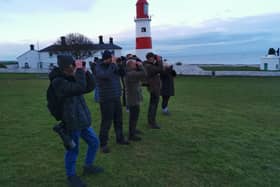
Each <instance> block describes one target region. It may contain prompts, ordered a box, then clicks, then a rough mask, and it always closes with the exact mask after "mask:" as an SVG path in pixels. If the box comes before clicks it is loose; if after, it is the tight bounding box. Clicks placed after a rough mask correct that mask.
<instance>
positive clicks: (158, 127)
mask: <svg viewBox="0 0 280 187" xmlns="http://www.w3.org/2000/svg"><path fill="white" fill-rule="evenodd" d="M150 128H151V129H160V126H159V125H158V124H153V125H151V124H150Z"/></svg>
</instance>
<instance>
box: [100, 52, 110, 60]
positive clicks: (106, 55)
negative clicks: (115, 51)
mask: <svg viewBox="0 0 280 187" xmlns="http://www.w3.org/2000/svg"><path fill="white" fill-rule="evenodd" d="M108 58H112V53H111V52H110V51H108V50H105V51H104V52H103V54H102V60H106V59H108Z"/></svg>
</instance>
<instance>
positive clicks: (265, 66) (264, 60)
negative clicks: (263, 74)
mask: <svg viewBox="0 0 280 187" xmlns="http://www.w3.org/2000/svg"><path fill="white" fill-rule="evenodd" d="M260 69H261V70H263V71H279V70H280V57H279V56H276V55H267V56H264V57H261V65H260Z"/></svg>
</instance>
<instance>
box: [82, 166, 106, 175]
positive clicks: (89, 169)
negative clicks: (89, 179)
mask: <svg viewBox="0 0 280 187" xmlns="http://www.w3.org/2000/svg"><path fill="white" fill-rule="evenodd" d="M103 172H104V169H103V168H102V167H98V166H84V172H83V175H91V174H98V173H103Z"/></svg>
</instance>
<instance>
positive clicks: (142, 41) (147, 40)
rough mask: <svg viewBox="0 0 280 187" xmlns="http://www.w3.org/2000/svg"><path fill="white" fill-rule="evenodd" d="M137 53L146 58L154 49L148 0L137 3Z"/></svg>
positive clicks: (140, 0)
mask: <svg viewBox="0 0 280 187" xmlns="http://www.w3.org/2000/svg"><path fill="white" fill-rule="evenodd" d="M135 23H136V55H137V56H138V57H139V58H140V59H141V60H145V56H146V54H147V53H148V52H151V51H152V37H151V26H150V23H151V17H150V16H149V4H148V2H147V0H138V1H137V3H136V18H135Z"/></svg>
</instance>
